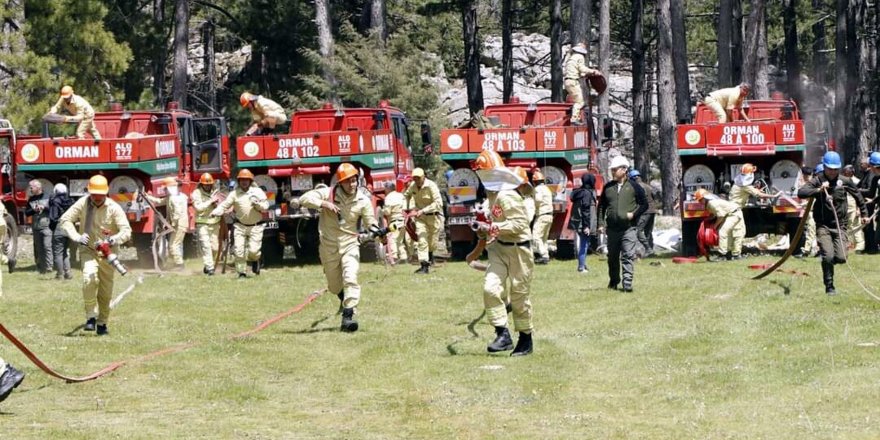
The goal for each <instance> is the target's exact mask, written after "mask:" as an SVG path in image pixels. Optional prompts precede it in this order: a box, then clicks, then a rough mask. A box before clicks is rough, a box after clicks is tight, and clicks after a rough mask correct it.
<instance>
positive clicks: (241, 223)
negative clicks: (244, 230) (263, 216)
mask: <svg viewBox="0 0 880 440" xmlns="http://www.w3.org/2000/svg"><path fill="white" fill-rule="evenodd" d="M262 223H263V222H256V223H252V224H250V225H249V224H247V223H244V222H240V221H238V220H235V224H237V225H245V226H256V225H259V224H262Z"/></svg>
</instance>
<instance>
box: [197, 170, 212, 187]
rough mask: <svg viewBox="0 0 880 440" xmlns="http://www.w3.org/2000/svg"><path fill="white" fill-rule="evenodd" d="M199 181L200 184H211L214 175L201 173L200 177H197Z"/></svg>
mask: <svg viewBox="0 0 880 440" xmlns="http://www.w3.org/2000/svg"><path fill="white" fill-rule="evenodd" d="M199 183H201V184H202V185H213V184H214V176H212V175H210V174H208V173H205V174H202V177H199Z"/></svg>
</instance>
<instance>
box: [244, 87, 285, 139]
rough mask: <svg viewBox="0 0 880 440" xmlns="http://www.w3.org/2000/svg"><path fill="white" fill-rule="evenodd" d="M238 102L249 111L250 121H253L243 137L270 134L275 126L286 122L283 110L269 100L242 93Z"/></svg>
mask: <svg viewBox="0 0 880 440" xmlns="http://www.w3.org/2000/svg"><path fill="white" fill-rule="evenodd" d="M239 101H240V102H241V106H242V107H244V108H247V109H249V110H250V111H251V119H252V120H253V121H254V123H253V125H251V126H250V128H248V129H247V131H246V132H245V136H255V135H261V134H271V133H273V132H274V131H275V127H276V126H278V125H281V124H284V123H285V122H287V115H286V114H285V113H284V108H283V107H281V105H280V104H278V103H277V102H275V101H273V100H271V99H269V98H264V97H262V96H260V95H254V94H251V93H248V92H244V93H242V94H241V97H239Z"/></svg>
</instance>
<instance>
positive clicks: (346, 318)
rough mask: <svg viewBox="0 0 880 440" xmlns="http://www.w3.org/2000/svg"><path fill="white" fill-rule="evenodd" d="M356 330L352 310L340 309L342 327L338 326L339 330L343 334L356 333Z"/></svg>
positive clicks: (356, 325) (356, 326)
mask: <svg viewBox="0 0 880 440" xmlns="http://www.w3.org/2000/svg"><path fill="white" fill-rule="evenodd" d="M357 329H358V323H357V321H355V320H354V309H353V308H347V309H342V325H341V326H340V330H342V331H344V332H356V331H357Z"/></svg>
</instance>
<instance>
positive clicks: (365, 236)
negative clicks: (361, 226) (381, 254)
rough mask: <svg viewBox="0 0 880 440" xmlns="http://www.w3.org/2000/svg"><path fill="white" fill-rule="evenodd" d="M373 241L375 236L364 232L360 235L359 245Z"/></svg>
mask: <svg viewBox="0 0 880 440" xmlns="http://www.w3.org/2000/svg"><path fill="white" fill-rule="evenodd" d="M372 239H373V234H370V233H369V232H362V233H360V234H358V244H364V243H366V242H368V241H370V240H372Z"/></svg>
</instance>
